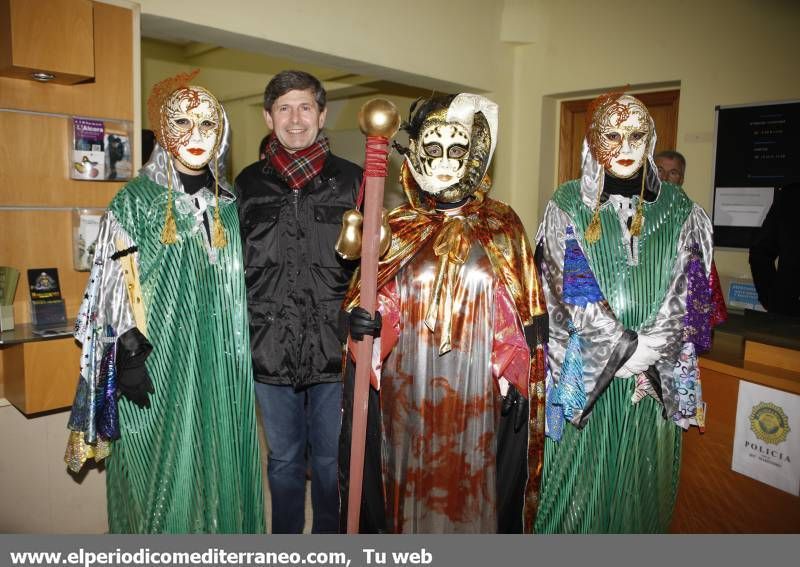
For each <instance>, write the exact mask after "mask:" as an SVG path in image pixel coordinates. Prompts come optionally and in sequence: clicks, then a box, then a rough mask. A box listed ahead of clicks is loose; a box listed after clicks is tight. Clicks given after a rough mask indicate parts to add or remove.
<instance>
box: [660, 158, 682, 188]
mask: <svg viewBox="0 0 800 567" xmlns="http://www.w3.org/2000/svg"><path fill="white" fill-rule="evenodd" d="M656 167H658V178H659V179H660V180H661V181H668V182H669V183H672V184H673V185H683V165H682V164H681V162H680V161H679V160H677V159H675V158H668V157H658V158H656Z"/></svg>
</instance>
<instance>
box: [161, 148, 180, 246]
mask: <svg viewBox="0 0 800 567" xmlns="http://www.w3.org/2000/svg"><path fill="white" fill-rule="evenodd" d="M171 171H172V163H171V162H170V160H169V158H167V214H166V217H165V218H164V228H163V229H161V243H162V244H175V243H176V242H177V241H178V226H177V225H176V224H175V217H174V216H173V215H172V173H171Z"/></svg>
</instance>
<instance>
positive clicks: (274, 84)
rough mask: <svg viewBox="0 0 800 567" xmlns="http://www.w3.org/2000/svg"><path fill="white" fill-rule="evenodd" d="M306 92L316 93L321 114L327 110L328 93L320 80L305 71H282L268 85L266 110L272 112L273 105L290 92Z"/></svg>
mask: <svg viewBox="0 0 800 567" xmlns="http://www.w3.org/2000/svg"><path fill="white" fill-rule="evenodd" d="M306 90H310V91H311V92H313V93H314V100H316V101H317V106H318V107H319V110H320V112H322V111H323V110H325V103H326V102H327V93H326V92H325V89H324V88H322V83H320V82H319V79H317V78H316V77H315V76H314V75H311V74H310V73H306V72H305V71H281V72H280V73H278V74H277V75H275V76H274V77H272V79H271V80H270V82H269V83H267V88H266V89H264V110H266V111H267V112H272V105H273V104H274V103H275V101H276V100H277V99H278V98H280V97H282V96H283V95H285V94H286V93H288V92H289V91H306Z"/></svg>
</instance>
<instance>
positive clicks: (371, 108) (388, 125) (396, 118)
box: [358, 98, 400, 138]
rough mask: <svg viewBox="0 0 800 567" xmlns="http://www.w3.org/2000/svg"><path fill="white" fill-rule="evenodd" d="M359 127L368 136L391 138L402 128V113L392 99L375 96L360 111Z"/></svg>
mask: <svg viewBox="0 0 800 567" xmlns="http://www.w3.org/2000/svg"><path fill="white" fill-rule="evenodd" d="M358 127H359V128H361V131H362V132H363V133H364V135H366V136H382V137H384V138H391V137H392V136H394V135H395V134H396V133H397V130H399V129H400V114H399V113H398V112H397V107H396V106H395V105H394V104H393V103H392V102H391V101H388V100H386V99H384V98H373V99H372V100H370V101H367V102H366V103H364V106H362V107H361V110H360V111H359V112H358Z"/></svg>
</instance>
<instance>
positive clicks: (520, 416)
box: [500, 384, 528, 431]
mask: <svg viewBox="0 0 800 567" xmlns="http://www.w3.org/2000/svg"><path fill="white" fill-rule="evenodd" d="M512 411H513V412H514V431H519V430H520V429H522V426H523V425H525V422H526V421H528V415H527V414H528V412H527V404H526V403H525V398H523V397H522V394H520V393H519V392H518V391H517V389H516V388H515V387H514V385H513V384H509V385H508V393H507V394H506V395H505V396H504V397H503V403H502V405H501V406H500V414H501V415H502V416H503V417H506V416H507V415H509V414H510V413H511V412H512Z"/></svg>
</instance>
